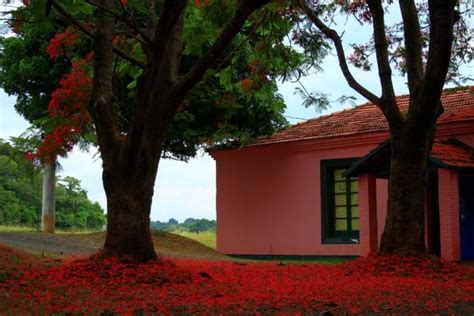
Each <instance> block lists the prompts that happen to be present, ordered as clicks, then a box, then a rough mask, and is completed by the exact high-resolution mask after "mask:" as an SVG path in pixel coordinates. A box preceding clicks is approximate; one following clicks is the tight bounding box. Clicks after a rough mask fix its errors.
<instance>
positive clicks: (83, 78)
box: [27, 59, 92, 161]
mask: <svg viewBox="0 0 474 316" xmlns="http://www.w3.org/2000/svg"><path fill="white" fill-rule="evenodd" d="M59 85H60V86H59V88H58V89H56V90H55V91H54V92H53V93H52V95H51V101H50V103H49V106H48V110H49V113H50V115H51V118H52V119H53V120H54V124H55V128H54V130H53V131H52V132H51V133H49V134H47V135H45V137H44V139H43V142H42V143H41V144H40V146H39V147H38V149H37V152H36V153H34V154H32V153H29V154H28V153H27V158H28V159H30V160H31V159H40V160H44V161H48V160H51V159H55V158H54V157H56V156H58V155H59V156H61V155H65V154H66V153H68V152H69V151H71V150H72V148H73V146H74V145H75V144H76V142H77V141H78V138H79V136H80V135H81V133H82V132H83V130H84V129H85V128H86V127H87V126H89V125H90V123H91V118H90V116H89V113H88V112H87V104H88V102H89V99H90V94H91V90H92V78H91V77H90V75H89V73H88V63H87V62H86V61H85V60H82V59H77V60H75V61H74V62H73V63H72V70H71V72H70V73H69V74H67V75H65V76H64V78H63V79H61V81H60V83H59Z"/></svg>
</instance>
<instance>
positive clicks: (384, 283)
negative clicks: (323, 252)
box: [0, 256, 474, 315]
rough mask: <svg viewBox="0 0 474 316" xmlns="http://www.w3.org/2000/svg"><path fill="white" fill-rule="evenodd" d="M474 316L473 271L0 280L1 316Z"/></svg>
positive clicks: (164, 270) (394, 262)
mask: <svg viewBox="0 0 474 316" xmlns="http://www.w3.org/2000/svg"><path fill="white" fill-rule="evenodd" d="M141 311H143V312H145V313H146V314H148V313H151V314H152V313H158V314H162V313H164V314H175V313H186V314H188V313H192V314H194V313H201V314H208V313H233V314H235V313H239V314H240V313H258V312H261V313H271V314H274V313H297V312H302V313H307V312H322V311H329V312H333V313H359V312H382V313H432V312H454V313H464V312H465V313H472V312H474V269H473V268H472V267H466V266H461V265H458V264H454V263H448V262H443V261H436V260H427V259H418V258H402V257H396V256H392V257H367V258H361V259H357V260H354V261H351V262H348V263H344V264H340V265H333V266H328V265H321V264H307V265H295V264H291V265H280V264H275V263H234V262H223V261H219V262H218V261H206V260H191V259H163V260H158V261H153V262H149V263H146V264H133V263H123V262H119V261H118V260H115V259H103V258H98V257H95V258H90V259H86V260H84V259H83V260H77V261H72V262H69V263H65V264H64V265H62V266H59V267H52V268H49V269H47V270H44V269H43V270H40V271H36V270H32V271H26V272H25V274H24V275H23V276H21V277H19V278H16V279H9V280H6V281H4V282H0V314H1V315H5V314H25V313H33V314H50V313H59V312H62V313H68V312H80V313H84V314H100V313H103V312H115V313H119V314H132V313H134V312H141Z"/></svg>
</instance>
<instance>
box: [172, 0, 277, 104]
mask: <svg viewBox="0 0 474 316" xmlns="http://www.w3.org/2000/svg"><path fill="white" fill-rule="evenodd" d="M268 2H270V0H243V1H240V4H239V7H238V8H237V10H236V12H235V14H234V17H233V18H232V20H231V21H230V22H229V24H228V25H227V26H226V28H225V29H224V31H223V32H222V33H221V35H220V36H219V38H218V39H217V40H216V41H215V43H214V44H213V45H212V47H211V48H210V49H209V50H208V52H207V54H205V55H204V56H202V57H201V58H200V59H199V60H198V61H197V62H196V63H195V64H194V65H193V66H192V67H191V69H190V70H189V72H188V73H187V74H186V75H185V76H183V77H182V78H181V79H180V80H179V81H178V82H177V83H176V84H175V86H174V87H173V90H172V93H171V98H172V99H174V100H175V101H174V102H171V103H174V104H175V105H176V106H178V105H179V103H180V101H181V100H183V99H184V97H185V96H186V95H187V94H188V93H189V92H190V91H191V89H192V88H193V87H194V86H195V85H196V84H197V83H198V82H199V80H201V79H202V77H203V76H204V74H205V73H206V71H207V70H208V69H209V68H211V67H212V66H213V65H214V64H215V63H216V62H217V60H218V58H219V57H220V56H222V54H223V53H224V50H225V48H226V47H227V46H228V45H229V42H231V41H232V40H233V39H234V37H235V36H236V35H237V34H238V33H239V31H240V30H241V29H242V26H243V25H244V23H245V21H246V20H247V19H248V17H249V16H250V15H251V14H252V13H253V12H254V11H256V10H257V9H259V8H261V7H262V6H264V5H265V4H267V3H268Z"/></svg>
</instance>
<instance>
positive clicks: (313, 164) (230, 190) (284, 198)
mask: <svg viewBox="0 0 474 316" xmlns="http://www.w3.org/2000/svg"><path fill="white" fill-rule="evenodd" d="M437 136H439V137H442V138H449V137H453V136H456V137H457V138H459V139H460V140H462V141H464V142H466V143H468V144H470V145H474V126H472V125H470V124H469V125H466V126H463V124H461V125H459V126H458V125H456V126H453V125H450V126H439V127H438V130H437ZM387 137H388V134H387V133H386V132H381V133H372V134H366V135H354V136H347V137H335V138H326V139H319V140H318V139H316V140H312V141H300V142H291V143H284V144H274V145H267V146H256V147H251V148H245V149H240V150H223V151H218V152H213V153H212V156H213V157H214V159H215V160H216V167H217V179H216V185H217V203H216V206H217V249H218V251H220V252H222V253H226V254H250V255H252V254H254V255H271V254H274V255H359V254H360V252H361V251H360V249H359V245H358V244H339V245H337V244H322V242H321V197H320V192H321V188H320V181H321V180H320V162H321V160H330V159H340V158H357V157H362V156H364V155H366V154H367V153H368V152H369V151H370V150H372V149H373V148H374V147H375V146H377V145H379V144H380V143H381V142H382V141H383V140H385V139H386V138H387ZM387 189H388V181H386V180H382V179H377V180H376V192H377V203H376V205H377V226H378V227H377V234H378V243H380V239H381V234H382V232H383V229H384V226H385V218H386V209H387Z"/></svg>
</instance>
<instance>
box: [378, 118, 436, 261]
mask: <svg viewBox="0 0 474 316" xmlns="http://www.w3.org/2000/svg"><path fill="white" fill-rule="evenodd" d="M411 126H416V125H413V124H407V125H405V127H404V128H402V129H401V130H397V131H393V130H392V133H391V146H392V148H391V149H392V154H391V167H390V178H389V194H388V196H389V200H388V208H387V217H386V221H385V229H384V232H383V234H382V241H381V244H380V248H379V252H380V253H381V254H400V255H414V256H420V255H425V254H426V253H427V252H426V246H425V195H426V183H427V175H428V166H427V165H428V154H429V152H430V151H431V146H432V143H433V139H434V137H433V135H434V127H433V128H431V130H432V131H429V132H426V133H423V132H421V131H419V130H416V128H415V127H411Z"/></svg>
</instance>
